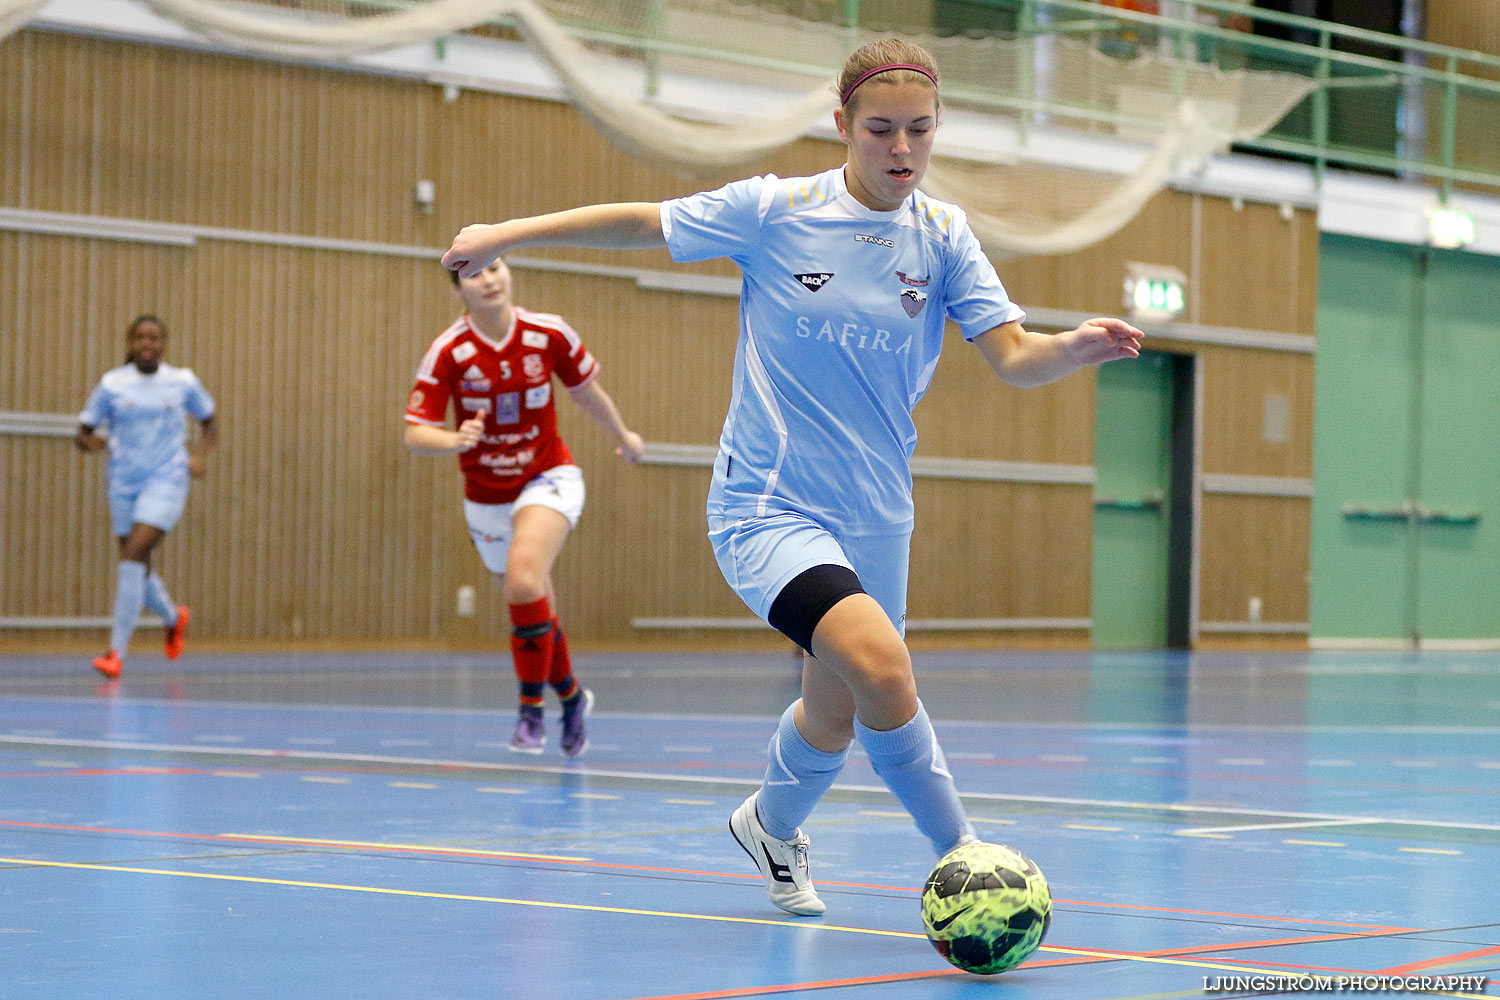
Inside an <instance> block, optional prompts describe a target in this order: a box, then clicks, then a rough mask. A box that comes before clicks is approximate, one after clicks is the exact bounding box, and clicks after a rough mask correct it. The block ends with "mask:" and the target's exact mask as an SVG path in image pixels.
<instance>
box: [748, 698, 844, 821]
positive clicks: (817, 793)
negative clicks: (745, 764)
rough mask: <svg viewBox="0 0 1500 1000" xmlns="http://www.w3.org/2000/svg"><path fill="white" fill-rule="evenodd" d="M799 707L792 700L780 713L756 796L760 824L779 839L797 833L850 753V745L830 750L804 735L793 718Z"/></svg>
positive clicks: (837, 774)
mask: <svg viewBox="0 0 1500 1000" xmlns="http://www.w3.org/2000/svg"><path fill="white" fill-rule="evenodd" d="M796 709H797V703H796V702H792V704H791V706H790V707H789V708H788V709H787V710H786V711H785V712H783V713H781V724H780V725H779V726H777V727H776V735H775V736H772V737H771V746H770V748H769V751H770V757H771V759H770V761H769V762H768V763H767V764H766V780H765V781H764V782H762V783H761V786H760V795H759V797H758V798H757V799H756V800H755V804H756V810H755V812H756V814H757V815H758V816H759V817H760V825H761V826H763V827H765V829H766V832H767V833H769V834H770V835H771V836H773V837H775V838H777V839H778V840H791V839H792V838H793V837H795V836H796V835H797V827H799V826H801V825H802V821H803V820H805V819H807V816H808V814H809V813H811V812H812V811H813V806H815V805H817V804H818V800H819V799H821V798H822V797H823V793H824V792H826V791H828V786H829V785H831V784H833V779H834V778H837V777H838V776H839V771H841V770H842V769H843V767H844V759H845V758H846V757H848V756H849V749H848V748H847V747H845V748H844V750H843V751H841V752H839V753H828V752H827V751H824V750H819V749H818V748H817V747H815V746H813V745H812V744H811V743H809V742H807V740H805V739H803V738H802V734H801V733H799V732H797V723H796V722H795V721H794V719H795V715H794V713H795V712H796Z"/></svg>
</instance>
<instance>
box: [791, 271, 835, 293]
mask: <svg viewBox="0 0 1500 1000" xmlns="http://www.w3.org/2000/svg"><path fill="white" fill-rule="evenodd" d="M792 277H794V278H796V279H797V280H798V281H800V282H802V284H803V286H804V287H806V288H807V290H808V291H809V292H816V291H817V290H818V289H820V288H822V287H823V286H824V285H826V284H828V282H830V281H832V280H833V275H831V274H829V273H828V272H826V271H816V272H814V273H812V274H794V275H792Z"/></svg>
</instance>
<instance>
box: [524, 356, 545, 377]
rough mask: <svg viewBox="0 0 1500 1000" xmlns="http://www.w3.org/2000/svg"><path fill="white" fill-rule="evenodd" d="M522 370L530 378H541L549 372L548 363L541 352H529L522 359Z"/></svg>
mask: <svg viewBox="0 0 1500 1000" xmlns="http://www.w3.org/2000/svg"><path fill="white" fill-rule="evenodd" d="M521 371H523V372H525V373H526V377H527V378H529V379H539V378H542V377H543V376H545V375H546V374H547V364H546V362H544V361H543V360H542V356H541V355H540V354H528V355H526V357H524V358H522V359H521Z"/></svg>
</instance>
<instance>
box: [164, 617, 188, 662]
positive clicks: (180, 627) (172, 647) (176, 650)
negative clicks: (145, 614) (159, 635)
mask: <svg viewBox="0 0 1500 1000" xmlns="http://www.w3.org/2000/svg"><path fill="white" fill-rule="evenodd" d="M191 617H192V615H190V614H188V609H187V605H186V604H179V605H177V624H176V625H173V626H172V627H171V628H169V629H167V659H169V660H175V659H177V658H178V657H179V656H181V655H182V636H183V633H185V632H186V631H187V626H188V619H189V618H191Z"/></svg>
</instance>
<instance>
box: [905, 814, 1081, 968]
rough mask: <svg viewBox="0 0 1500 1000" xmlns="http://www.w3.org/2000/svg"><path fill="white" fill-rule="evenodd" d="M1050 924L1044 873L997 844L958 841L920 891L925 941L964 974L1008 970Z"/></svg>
mask: <svg viewBox="0 0 1500 1000" xmlns="http://www.w3.org/2000/svg"><path fill="white" fill-rule="evenodd" d="M1051 923H1052V893H1051V892H1050V891H1049V890H1048V889H1047V876H1045V875H1043V874H1042V870H1041V869H1040V868H1038V867H1037V866H1036V862H1034V861H1032V860H1031V859H1030V858H1028V857H1027V856H1026V855H1024V854H1022V853H1021V852H1020V851H1017V850H1015V849H1014V848H1010V847H1005V846H1003V845H1001V844H986V843H984V842H982V841H975V842H973V843H968V844H964V845H963V846H961V847H956V848H954V849H953V850H951V851H949V852H948V853H947V854H945V855H943V857H942V859H941V860H939V861H938V863H937V867H936V868H934V869H933V870H932V874H931V875H929V876H927V886H926V888H924V889H923V890H922V925H923V927H925V928H926V930H927V937H928V940H930V941H931V942H932V946H933V947H934V948H936V949H937V950H938V954H939V955H942V956H943V957H944V958H946V959H947V960H948V961H949V962H951V963H953V964H954V965H956V966H958V967H959V968H960V969H963V970H964V971H966V972H977V973H979V974H981V975H986V976H989V975H994V974H995V973H997V972H1004V971H1005V970H1006V969H1014V968H1015V967H1016V966H1018V965H1020V964H1021V963H1022V962H1024V961H1026V959H1027V958H1029V957H1030V956H1031V953H1032V952H1034V951H1036V950H1037V947H1038V946H1039V945H1041V943H1042V938H1043V937H1044V936H1045V935H1046V933H1047V928H1048V926H1050V925H1051Z"/></svg>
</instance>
